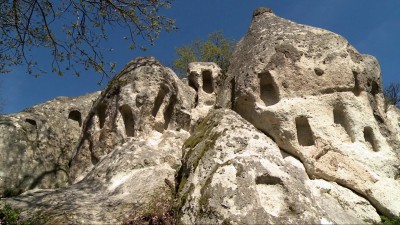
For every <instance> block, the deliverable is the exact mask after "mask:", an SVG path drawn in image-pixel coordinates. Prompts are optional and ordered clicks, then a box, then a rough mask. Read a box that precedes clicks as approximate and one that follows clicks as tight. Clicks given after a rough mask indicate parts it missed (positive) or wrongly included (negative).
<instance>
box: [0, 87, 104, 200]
mask: <svg viewBox="0 0 400 225" xmlns="http://www.w3.org/2000/svg"><path fill="white" fill-rule="evenodd" d="M98 94H99V93H93V94H88V95H85V96H81V97H74V98H69V97H58V98H56V99H53V100H51V101H48V102H45V103H43V104H40V105H36V106H33V107H31V108H28V109H25V110H24V111H22V112H20V113H15V114H9V115H0V196H10V195H15V194H19V193H20V192H22V191H25V190H29V189H32V188H59V187H63V186H65V185H66V184H67V182H68V175H69V167H68V163H69V160H70V159H71V157H72V153H73V150H74V148H75V146H76V144H77V143H78V140H79V137H80V134H81V129H82V124H83V121H84V119H85V117H86V115H87V114H88V112H89V109H90V107H91V106H92V104H93V101H94V100H95V99H96V97H97V96H98Z"/></svg>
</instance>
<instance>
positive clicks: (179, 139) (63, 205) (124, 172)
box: [6, 129, 189, 224]
mask: <svg viewBox="0 0 400 225" xmlns="http://www.w3.org/2000/svg"><path fill="white" fill-rule="evenodd" d="M188 136H189V133H188V132H186V131H184V130H183V129H181V130H180V131H173V130H166V131H164V133H159V132H158V131H152V132H150V133H149V134H148V135H147V136H146V137H145V138H143V139H140V140H135V139H134V138H132V139H130V140H129V141H127V142H126V143H124V144H122V145H120V146H118V147H116V148H114V149H113V150H112V151H111V152H110V153H109V154H107V155H106V156H104V157H103V158H102V160H101V161H100V162H99V163H98V164H97V165H96V166H95V167H94V168H93V169H92V170H91V171H90V173H89V174H88V175H87V176H86V177H85V178H84V179H83V180H81V181H80V182H79V183H76V184H73V185H70V186H68V187H66V188H63V189H57V190H36V191H35V190H34V191H29V192H26V193H24V194H22V195H20V196H18V197H15V198H13V199H8V200H7V201H6V202H7V203H8V204H11V205H13V206H14V207H17V208H29V210H28V211H27V212H26V213H32V212H36V213H42V214H44V215H47V216H48V217H49V220H48V221H47V222H46V224H120V223H121V222H123V221H124V220H125V219H126V218H127V217H128V216H130V215H132V214H134V213H135V212H138V211H141V210H143V208H144V207H146V204H149V203H150V202H152V201H158V200H162V199H167V198H172V197H173V193H174V191H175V187H174V176H175V173H176V171H175V169H176V168H179V166H180V158H181V149H180V148H181V146H182V144H183V142H184V140H185V139H187V138H188ZM23 215H25V214H23Z"/></svg>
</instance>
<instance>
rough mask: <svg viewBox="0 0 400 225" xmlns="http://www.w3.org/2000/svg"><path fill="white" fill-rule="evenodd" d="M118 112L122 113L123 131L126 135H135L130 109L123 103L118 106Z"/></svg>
mask: <svg viewBox="0 0 400 225" xmlns="http://www.w3.org/2000/svg"><path fill="white" fill-rule="evenodd" d="M119 112H120V113H121V115H122V120H123V121H124V126H125V133H126V136H127V137H133V136H134V135H135V120H134V118H133V114H132V109H131V107H129V106H128V105H123V106H121V107H120V108H119Z"/></svg>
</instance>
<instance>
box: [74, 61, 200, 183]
mask: <svg viewBox="0 0 400 225" xmlns="http://www.w3.org/2000/svg"><path fill="white" fill-rule="evenodd" d="M194 100H195V91H194V90H192V89H191V88H190V87H188V86H187V85H185V84H184V83H183V82H182V81H181V80H179V78H178V77H177V76H176V75H175V73H174V72H173V71H172V70H170V69H168V68H165V67H163V66H162V65H161V64H160V63H159V62H158V61H157V60H155V59H154V58H137V59H135V60H133V61H131V62H130V63H128V65H126V66H125V68H124V69H123V70H122V72H121V73H120V74H119V75H118V76H117V77H115V78H114V79H113V80H112V81H111V82H110V84H109V85H108V86H107V88H106V89H105V90H104V91H103V92H102V93H101V94H100V96H99V97H98V99H97V100H96V102H95V103H94V104H93V107H92V109H91V110H90V112H89V115H88V117H87V118H86V120H85V122H84V125H83V131H82V132H83V135H82V138H81V139H80V141H79V145H78V147H77V149H76V152H75V154H74V156H73V158H72V161H71V173H70V181H71V183H74V182H77V181H79V180H81V179H82V178H83V177H85V175H86V174H87V173H88V172H89V171H91V170H92V168H93V167H94V166H95V165H96V164H97V163H98V162H99V161H100V160H101V158H102V157H103V156H105V155H107V154H108V153H109V152H110V151H112V150H113V149H114V148H115V147H118V146H119V145H122V144H123V143H124V142H127V141H129V140H130V139H131V138H132V137H138V138H139V137H143V138H144V137H146V135H147V134H148V133H150V132H152V131H153V130H156V131H158V132H163V131H164V130H168V129H172V130H175V129H184V130H189V126H190V110H191V108H192V107H193V106H194V103H195V102H194Z"/></svg>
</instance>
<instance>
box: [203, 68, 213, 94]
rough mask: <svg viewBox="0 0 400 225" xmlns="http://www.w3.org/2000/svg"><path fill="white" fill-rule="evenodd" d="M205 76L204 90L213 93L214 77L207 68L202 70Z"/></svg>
mask: <svg viewBox="0 0 400 225" xmlns="http://www.w3.org/2000/svg"><path fill="white" fill-rule="evenodd" d="M202 76H203V91H204V92H206V93H208V94H211V93H213V92H214V87H213V77H212V73H211V71H210V70H205V71H203V72H202Z"/></svg>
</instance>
